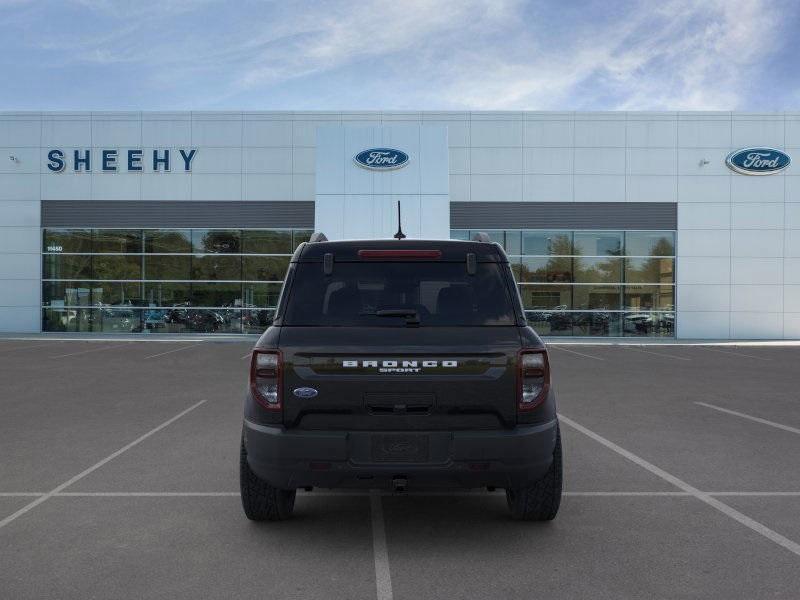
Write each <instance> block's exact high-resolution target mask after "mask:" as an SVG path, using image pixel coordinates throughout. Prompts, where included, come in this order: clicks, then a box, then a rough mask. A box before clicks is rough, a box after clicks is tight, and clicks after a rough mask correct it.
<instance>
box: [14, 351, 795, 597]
mask: <svg viewBox="0 0 800 600" xmlns="http://www.w3.org/2000/svg"><path fill="white" fill-rule="evenodd" d="M251 346H252V340H241V341H236V342H217V341H211V340H187V339H183V340H169V341H159V342H154V341H143V340H135V341H121V340H101V341H54V340H48V339H37V340H32V341H18V340H7V339H3V340H0V415H2V418H0V455H2V457H3V460H2V461H0V549H2V550H0V551H1V552H2V560H0V591H2V593H0V596H2V597H9V598H48V597H53V598H55V597H57V598H81V599H82V598H86V597H164V598H170V599H174V598H198V597H232V596H236V597H237V598H249V597H263V596H265V595H266V596H269V597H275V598H331V597H337V598H339V597H341V598H376V597H377V598H378V599H379V600H388V599H389V598H412V597H413V598H420V597H424V598H448V599H450V598H475V597H486V596H493V597H503V598H515V597H519V598H522V597H525V598H527V597H530V596H531V593H532V591H535V592H536V595H542V596H546V597H549V598H577V597H593V598H720V599H722V598H724V599H726V600H728V599H730V598H738V597H747V598H761V597H770V598H796V597H797V592H796V590H797V589H800V568H798V567H799V566H800V545H798V542H800V525H798V523H800V434H798V433H797V432H795V431H794V430H795V429H796V430H797V431H800V416H799V415H800V410H798V403H800V399H798V396H797V394H796V390H795V387H796V386H795V383H794V382H795V380H796V368H795V365H796V364H797V361H798V359H800V348H760V347H759V348H753V347H741V348H739V347H732V346H724V347H723V346H714V347H711V346H709V347H697V346H681V345H664V346H642V347H638V346H632V347H621V346H585V345H581V346H575V345H569V346H559V345H558V344H557V341H556V342H555V343H553V344H551V349H552V351H551V360H552V364H553V371H554V378H555V382H556V384H555V385H556V389H557V392H558V397H559V409H560V412H561V413H562V414H563V416H564V417H566V418H565V419H563V421H562V434H563V439H564V448H565V470H566V471H565V491H566V493H565V496H564V499H563V502H562V510H561V512H560V513H559V516H558V518H557V519H556V520H555V521H554V522H552V523H546V524H535V523H517V522H514V521H511V520H510V519H509V518H508V515H507V511H506V506H505V497H504V495H503V494H502V493H501V492H498V493H494V494H491V493H488V492H485V491H475V492H466V493H464V492H455V493H448V492H438V493H428V492H419V493H414V492H412V493H410V494H407V495H403V496H396V495H392V494H388V493H373V494H372V495H370V494H367V493H351V492H329V491H314V492H311V493H310V494H308V493H300V494H299V495H298V500H297V507H296V516H295V518H294V519H292V520H290V521H288V522H285V523H280V524H254V523H251V522H249V521H247V520H246V519H245V518H244V516H243V514H242V512H241V507H240V504H239V498H238V496H237V487H238V475H237V458H238V443H239V433H240V429H241V405H242V393H243V390H244V387H245V382H246V375H247V369H248V361H247V358H246V357H247V355H248V353H249V349H250V347H251ZM709 492H711V493H718V494H719V495H708V493H709ZM19 493H31V494H32V493H39V494H46V495H40V496H18V495H15V496H12V495H10V494H19ZM790 494H792V495H790Z"/></svg>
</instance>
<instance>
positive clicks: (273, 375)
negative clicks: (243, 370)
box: [250, 349, 283, 410]
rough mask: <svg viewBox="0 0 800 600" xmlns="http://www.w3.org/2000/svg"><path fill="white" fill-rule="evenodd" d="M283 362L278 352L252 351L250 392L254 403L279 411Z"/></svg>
mask: <svg viewBox="0 0 800 600" xmlns="http://www.w3.org/2000/svg"><path fill="white" fill-rule="evenodd" d="M282 370H283V360H282V358H281V353H280V352H279V351H278V350H258V349H256V350H253V358H252V359H251V362H250V391H251V393H252V394H253V398H255V400H256V402H258V403H259V404H260V405H261V406H263V407H264V408H266V409H269V410H280V409H281V379H282Z"/></svg>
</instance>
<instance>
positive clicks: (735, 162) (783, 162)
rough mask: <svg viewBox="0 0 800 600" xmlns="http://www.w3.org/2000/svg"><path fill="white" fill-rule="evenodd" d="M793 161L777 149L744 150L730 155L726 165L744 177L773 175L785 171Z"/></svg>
mask: <svg viewBox="0 0 800 600" xmlns="http://www.w3.org/2000/svg"><path fill="white" fill-rule="evenodd" d="M791 162H792V159H791V158H789V155H788V154H786V153H784V152H781V151H780V150H775V148H742V149H741V150H736V151H734V152H731V153H730V154H729V155H728V158H726V159H725V164H726V165H728V167H729V168H731V169H732V170H734V171H736V172H737V173H742V174H743V175H772V174H773V173H778V172H779V171H783V170H784V169H785V168H786V167H788V166H789V164H790V163H791Z"/></svg>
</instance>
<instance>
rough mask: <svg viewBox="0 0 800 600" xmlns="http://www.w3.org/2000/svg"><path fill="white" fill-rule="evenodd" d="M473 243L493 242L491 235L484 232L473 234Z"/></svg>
mask: <svg viewBox="0 0 800 600" xmlns="http://www.w3.org/2000/svg"><path fill="white" fill-rule="evenodd" d="M472 241H473V242H491V241H492V240H491V238H490V237H489V234H488V233H486V232H483V231H476V232H475V233H473V234H472Z"/></svg>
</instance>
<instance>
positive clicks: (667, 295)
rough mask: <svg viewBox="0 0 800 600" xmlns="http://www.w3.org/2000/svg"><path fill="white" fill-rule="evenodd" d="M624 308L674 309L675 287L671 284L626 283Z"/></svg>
mask: <svg viewBox="0 0 800 600" xmlns="http://www.w3.org/2000/svg"><path fill="white" fill-rule="evenodd" d="M624 292H625V305H624V308H625V310H647V311H650V310H675V287H674V286H671V285H626V286H625V287H624Z"/></svg>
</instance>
